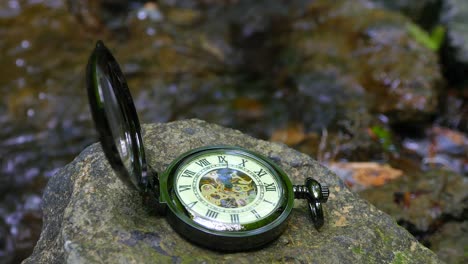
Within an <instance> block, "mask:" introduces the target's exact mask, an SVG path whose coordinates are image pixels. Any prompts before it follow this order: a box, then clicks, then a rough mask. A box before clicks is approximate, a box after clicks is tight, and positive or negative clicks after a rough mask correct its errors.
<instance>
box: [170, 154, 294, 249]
mask: <svg viewBox="0 0 468 264" xmlns="http://www.w3.org/2000/svg"><path fill="white" fill-rule="evenodd" d="M165 173H166V174H165V175H163V177H162V179H161V180H162V181H161V199H162V202H166V203H167V205H168V207H169V214H168V220H169V221H170V222H171V224H172V225H173V227H174V228H175V229H176V230H177V231H179V233H181V234H182V235H184V236H185V237H186V238H188V239H190V240H192V241H194V242H197V243H199V244H202V245H205V246H208V247H211V248H216V249H222V250H230V249H229V248H228V247H229V246H231V247H234V248H235V249H237V250H238V249H241V248H246V249H247V248H254V247H256V246H259V245H261V244H265V243H267V242H269V241H270V240H271V239H273V238H275V237H276V236H277V235H279V234H280V232H281V231H282V227H283V225H284V222H285V220H286V219H287V218H288V216H289V213H290V212H291V210H292V207H293V199H294V198H293V197H294V194H293V192H292V185H291V182H290V181H289V179H288V178H287V176H286V175H285V174H284V173H283V172H282V171H281V169H279V168H278V167H277V166H276V165H274V164H273V163H272V162H271V161H269V160H268V159H266V158H265V157H262V156H260V155H258V154H255V153H253V152H250V151H247V150H245V149H241V148H237V147H225V146H218V147H216V146H215V147H213V146H211V147H205V148H202V149H196V150H193V151H191V152H190V153H187V154H185V155H182V157H181V158H180V159H179V160H176V161H174V162H173V163H172V164H171V165H170V167H169V168H168V169H167V170H166V172H165ZM207 234H208V235H207ZM253 237H255V239H253ZM207 241H209V242H207Z"/></svg>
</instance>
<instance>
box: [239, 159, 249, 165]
mask: <svg viewBox="0 0 468 264" xmlns="http://www.w3.org/2000/svg"><path fill="white" fill-rule="evenodd" d="M247 161H248V160H245V159H242V163H241V164H239V166H242V167H245V164H246V163H247Z"/></svg>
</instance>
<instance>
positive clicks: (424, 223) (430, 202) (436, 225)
mask: <svg viewBox="0 0 468 264" xmlns="http://www.w3.org/2000/svg"><path fill="white" fill-rule="evenodd" d="M467 188H468V184H467V182H466V179H465V177H464V176H463V175H461V174H457V173H454V172H452V171H448V170H444V169H435V168H434V169H431V170H428V171H426V172H424V173H414V172H413V173H407V174H406V175H404V176H403V177H401V178H399V179H397V180H394V181H392V182H389V183H387V184H386V185H384V186H381V187H375V188H372V189H367V190H365V191H362V192H360V193H359V195H360V196H361V197H362V198H364V199H366V200H368V201H369V202H371V203H372V204H374V205H375V206H377V207H378V208H379V209H381V210H382V211H384V212H386V213H388V214H390V215H391V216H392V217H393V218H394V219H395V220H396V221H397V222H398V224H399V225H401V226H403V227H405V228H406V229H407V230H408V231H409V232H411V233H412V234H413V235H414V236H415V237H416V238H418V240H419V241H420V242H421V243H423V244H424V245H426V246H427V247H429V248H431V250H433V251H435V252H436V253H437V254H438V255H439V256H440V257H441V258H443V259H444V260H445V261H447V262H448V263H464V262H466V261H468V258H467V257H466V254H465V253H466V237H468V229H466V226H467V220H466V219H467V216H468V215H467V212H468V202H467V201H468V194H467V192H466V190H467ZM442 234H444V236H445V239H442V240H441V236H443V235H442Z"/></svg>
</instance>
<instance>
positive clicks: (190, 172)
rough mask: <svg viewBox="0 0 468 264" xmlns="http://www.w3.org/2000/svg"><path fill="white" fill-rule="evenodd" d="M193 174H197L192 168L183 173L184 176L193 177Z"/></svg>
mask: <svg viewBox="0 0 468 264" xmlns="http://www.w3.org/2000/svg"><path fill="white" fill-rule="evenodd" d="M193 176H195V172H193V171H191V170H185V171H184V172H183V173H182V177H187V178H192V177H193Z"/></svg>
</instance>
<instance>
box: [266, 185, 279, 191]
mask: <svg viewBox="0 0 468 264" xmlns="http://www.w3.org/2000/svg"><path fill="white" fill-rule="evenodd" d="M265 190H266V191H267V192H276V186H275V183H269V184H268V183H267V184H265Z"/></svg>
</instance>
